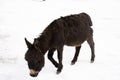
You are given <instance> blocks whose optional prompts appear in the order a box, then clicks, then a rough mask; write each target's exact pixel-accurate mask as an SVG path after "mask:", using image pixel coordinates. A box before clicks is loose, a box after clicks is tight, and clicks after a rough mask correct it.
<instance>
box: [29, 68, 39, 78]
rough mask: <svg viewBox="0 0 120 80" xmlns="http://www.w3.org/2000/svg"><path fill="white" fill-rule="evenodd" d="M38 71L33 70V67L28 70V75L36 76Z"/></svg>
mask: <svg viewBox="0 0 120 80" xmlns="http://www.w3.org/2000/svg"><path fill="white" fill-rule="evenodd" d="M38 73H39V71H35V70H33V69H31V70H30V76H32V77H37V75H38Z"/></svg>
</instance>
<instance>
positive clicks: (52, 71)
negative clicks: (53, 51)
mask: <svg viewBox="0 0 120 80" xmlns="http://www.w3.org/2000/svg"><path fill="white" fill-rule="evenodd" d="M81 12H86V13H88V14H89V15H90V16H91V19H92V21H93V26H92V28H93V29H94V41H95V54H96V58H95V62H94V63H92V64H91V63H90V56H91V53H90V48H89V46H88V45H87V43H86V42H85V43H84V44H83V45H82V48H81V53H80V55H79V58H78V61H77V63H76V64H75V65H70V62H71V60H72V58H73V56H74V53H75V50H74V49H75V48H74V47H67V46H65V47H64V58H63V65H64V67H63V70H62V72H61V73H60V74H59V75H56V68H55V67H54V66H53V65H52V64H51V62H50V61H49V60H48V59H47V57H46V55H45V67H44V68H43V69H42V71H41V72H40V73H39V75H38V77H36V78H33V77H31V76H29V69H28V66H27V62H26V61H25V60H24V55H25V52H26V50H27V47H26V44H25V42H24V38H25V37H27V39H28V40H29V41H30V42H33V39H34V38H36V37H38V36H39V35H40V33H41V32H42V31H43V30H44V29H45V28H46V27H47V25H49V23H51V22H52V21H53V20H54V19H57V18H59V17H60V16H66V15H70V14H78V13H81ZM46 54H47V53H46ZM54 57H55V58H56V55H55V56H54ZM0 80H120V1H119V0H46V1H40V0H0Z"/></svg>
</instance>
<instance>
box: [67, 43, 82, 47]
mask: <svg viewBox="0 0 120 80" xmlns="http://www.w3.org/2000/svg"><path fill="white" fill-rule="evenodd" d="M82 43H83V42H69V43H66V44H65V45H67V46H76V47H77V46H81V44H82Z"/></svg>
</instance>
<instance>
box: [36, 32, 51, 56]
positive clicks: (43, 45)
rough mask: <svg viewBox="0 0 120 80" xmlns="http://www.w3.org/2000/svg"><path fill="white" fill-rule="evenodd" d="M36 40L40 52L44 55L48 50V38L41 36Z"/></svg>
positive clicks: (44, 35)
mask: <svg viewBox="0 0 120 80" xmlns="http://www.w3.org/2000/svg"><path fill="white" fill-rule="evenodd" d="M37 39H38V41H39V43H38V46H39V48H40V49H41V52H42V53H43V54H45V53H46V52H47V50H48V49H49V41H50V37H49V36H48V35H46V34H41V35H40V37H38V38H37Z"/></svg>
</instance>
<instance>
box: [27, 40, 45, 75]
mask: <svg viewBox="0 0 120 80" xmlns="http://www.w3.org/2000/svg"><path fill="white" fill-rule="evenodd" d="M25 42H26V45H27V47H28V50H27V52H26V54H25V60H26V61H27V62H28V67H29V69H30V75H31V76H32V77H36V76H37V75H38V73H39V72H40V71H41V69H42V67H43V66H44V55H43V53H42V52H41V50H40V48H39V47H38V46H37V45H38V41H37V39H35V40H34V43H33V44H31V43H30V42H29V41H28V40H27V39H26V38H25Z"/></svg>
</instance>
